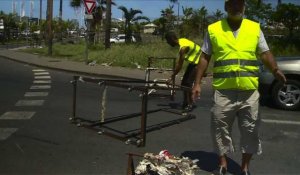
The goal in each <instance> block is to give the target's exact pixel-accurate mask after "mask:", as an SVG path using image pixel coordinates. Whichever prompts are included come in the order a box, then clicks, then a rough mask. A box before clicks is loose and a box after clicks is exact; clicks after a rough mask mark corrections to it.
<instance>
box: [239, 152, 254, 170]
mask: <svg viewBox="0 0 300 175" xmlns="http://www.w3.org/2000/svg"><path fill="white" fill-rule="evenodd" d="M251 158H252V154H248V153H243V156H242V167H241V168H242V171H245V172H247V171H248V170H249V164H250V160H251Z"/></svg>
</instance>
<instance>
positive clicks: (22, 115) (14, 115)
mask: <svg viewBox="0 0 300 175" xmlns="http://www.w3.org/2000/svg"><path fill="white" fill-rule="evenodd" d="M34 114H35V112H29V111H8V112H5V113H4V114H2V115H1V116H0V120H1V119H2V120H22V119H31V117H33V115H34Z"/></svg>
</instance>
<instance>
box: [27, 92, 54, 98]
mask: <svg viewBox="0 0 300 175" xmlns="http://www.w3.org/2000/svg"><path fill="white" fill-rule="evenodd" d="M48 94H49V93H48V92H26V93H25V95H24V96H25V97H46V96H48Z"/></svg>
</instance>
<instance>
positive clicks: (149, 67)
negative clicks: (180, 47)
mask: <svg viewBox="0 0 300 175" xmlns="http://www.w3.org/2000/svg"><path fill="white" fill-rule="evenodd" d="M155 60H172V68H169V69H168V68H165V69H159V68H155V67H152V63H153V62H154V61H155ZM175 66H176V58H175V57H148V64H147V68H146V70H145V81H147V82H149V81H151V80H150V75H151V71H154V70H162V71H171V72H172V73H174V71H175ZM146 85H147V86H150V83H147V84H146ZM171 88H172V89H170V91H171V93H170V95H169V97H170V99H171V100H172V101H174V96H175V90H174V88H175V77H172V85H171ZM152 89H153V88H152ZM149 95H150V93H149ZM151 96H155V95H154V94H151ZM156 96H160V97H161V96H166V95H162V94H157V95H156Z"/></svg>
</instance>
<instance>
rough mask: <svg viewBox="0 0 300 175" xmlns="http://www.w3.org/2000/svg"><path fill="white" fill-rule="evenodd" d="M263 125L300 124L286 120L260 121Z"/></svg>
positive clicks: (299, 123)
mask: <svg viewBox="0 0 300 175" xmlns="http://www.w3.org/2000/svg"><path fill="white" fill-rule="evenodd" d="M262 121H263V122H265V123H275V124H287V125H300V122H297V121H288V120H271V119H262Z"/></svg>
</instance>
